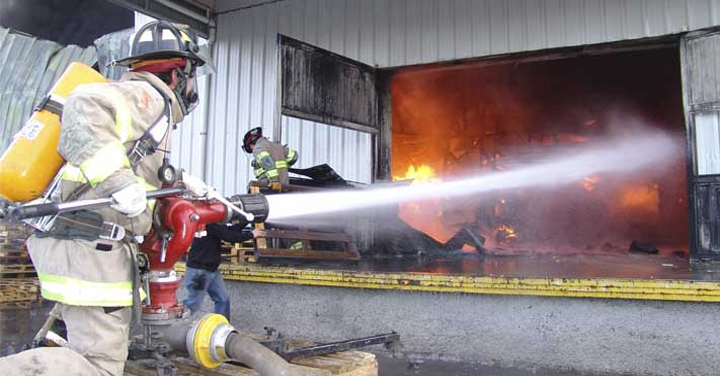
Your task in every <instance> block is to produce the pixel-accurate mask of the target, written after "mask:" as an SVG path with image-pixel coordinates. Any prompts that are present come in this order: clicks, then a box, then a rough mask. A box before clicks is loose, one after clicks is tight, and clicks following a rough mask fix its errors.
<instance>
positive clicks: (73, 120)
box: [28, 72, 182, 307]
mask: <svg viewBox="0 0 720 376" xmlns="http://www.w3.org/2000/svg"><path fill="white" fill-rule="evenodd" d="M150 83H152V84H153V85H155V86H156V87H157V88H160V89H162V90H166V95H168V96H170V98H172V96H171V95H172V92H171V91H170V89H169V88H167V85H165V84H164V83H163V82H162V81H161V80H160V79H158V78H157V77H156V76H155V75H153V74H150V73H136V72H129V73H126V74H125V75H124V76H123V79H122V81H121V82H115V83H102V84H90V85H84V86H80V87H79V88H78V89H77V90H75V91H74V92H73V94H72V95H70V97H68V99H67V101H66V104H65V109H64V111H63V117H62V127H61V130H60V141H59V144H58V151H59V152H60V154H61V155H62V156H63V157H64V158H65V159H66V160H67V162H68V165H69V166H70V167H69V168H66V170H65V172H64V173H63V175H62V179H63V180H62V186H61V192H62V193H61V194H62V199H63V201H65V200H68V199H79V200H82V199H91V198H97V197H107V196H109V195H110V194H112V193H113V192H116V191H118V190H120V189H122V188H124V187H127V186H128V185H130V184H133V183H135V182H141V183H142V184H143V185H145V186H146V189H148V190H151V189H157V188H160V180H159V179H158V177H157V170H158V168H159V167H160V166H161V165H162V158H163V155H162V153H161V152H156V153H155V154H152V155H149V156H147V157H146V158H144V159H143V160H142V161H141V162H140V164H139V165H138V166H137V167H136V168H135V169H134V171H133V169H131V168H130V163H129V161H128V158H127V155H126V154H127V152H128V150H130V149H131V148H132V146H133V143H134V140H136V139H137V138H139V137H140V136H141V135H142V134H143V133H144V132H145V130H146V129H148V128H149V127H150V126H151V125H152V124H153V123H154V122H155V121H156V120H157V119H158V118H159V116H160V115H161V114H162V113H163V111H164V109H165V101H164V99H163V97H162V96H161V95H160V93H159V92H158V91H157V89H155V88H154V87H153V86H152V85H151V84H150ZM172 116H173V120H174V121H176V122H177V121H181V120H182V113H181V112H180V109H179V108H178V107H177V104H176V103H175V102H173V108H172ZM169 132H170V131H168V134H167V135H166V138H169ZM167 143H168V144H169V140H167ZM165 144H166V142H165V141H163V142H162V143H161V145H160V147H161V148H162V147H164V146H165ZM86 185H89V186H90V187H89V188H87V187H86V188H85V189H81V188H82V187H83V186H86ZM79 190H80V192H82V193H81V194H80V195H77V197H73V196H74V195H75V194H76V193H77V192H78V191H79ZM149 204H150V205H152V202H150V203H149ZM150 205H148V206H150ZM97 212H98V213H99V214H100V215H102V217H103V220H105V221H108V222H112V223H116V224H118V225H120V226H123V227H124V228H125V229H126V232H127V233H128V234H132V235H144V234H145V233H147V232H148V231H149V230H150V225H151V223H152V213H151V210H150V209H149V208H148V209H146V210H145V212H144V213H143V214H141V215H140V216H137V217H134V218H128V217H127V216H126V215H124V214H122V213H119V212H117V211H115V210H113V209H111V208H104V209H100V210H97ZM98 243H102V244H103V245H104V247H105V248H109V249H105V248H104V250H99V249H97V248H98ZM28 250H29V251H30V255H31V257H32V258H33V262H34V264H35V266H36V268H37V271H38V277H39V279H40V282H41V291H42V295H43V297H45V298H47V299H50V300H54V301H58V302H61V303H66V304H72V305H80V306H99V307H127V306H131V305H132V303H133V301H132V275H133V272H134V270H133V269H132V265H133V259H132V258H133V257H134V256H133V254H134V253H135V252H136V251H137V250H136V246H135V245H134V244H128V243H121V242H112V241H108V240H98V241H86V240H75V239H73V240H60V239H54V238H52V237H43V238H38V237H36V236H33V237H31V238H30V240H29V241H28Z"/></svg>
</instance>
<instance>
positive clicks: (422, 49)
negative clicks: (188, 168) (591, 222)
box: [207, 0, 720, 193]
mask: <svg viewBox="0 0 720 376" xmlns="http://www.w3.org/2000/svg"><path fill="white" fill-rule="evenodd" d="M258 4H262V5H260V6H252V7H249V8H246V9H239V10H238V8H239V7H242V6H244V5H258ZM216 5H217V8H216V9H217V11H218V12H220V13H221V14H220V16H219V17H218V20H217V24H218V29H217V44H216V49H215V52H216V57H217V59H218V62H217V65H218V67H219V71H218V74H217V76H216V77H215V80H216V81H215V83H214V84H213V92H212V94H211V100H212V111H211V116H210V122H209V124H210V128H209V133H210V140H209V145H210V146H209V159H208V164H207V165H208V167H207V168H208V170H207V173H208V178H209V179H210V181H212V182H213V183H214V184H216V185H217V186H219V187H222V189H223V190H224V191H225V192H228V193H229V192H237V191H239V190H243V189H244V187H245V183H246V182H247V176H249V174H250V168H249V163H248V159H247V157H246V156H245V155H243V154H242V152H239V148H237V145H239V140H240V139H241V137H242V135H243V133H244V132H245V131H246V130H247V129H249V128H251V127H253V126H257V125H263V126H265V127H271V125H272V124H273V121H274V118H275V116H277V115H276V109H277V106H278V103H277V99H276V92H277V71H276V70H277V67H276V47H275V38H276V34H277V33H282V34H285V35H288V36H290V37H292V38H296V39H299V40H301V41H304V42H307V43H310V44H314V45H317V46H319V47H322V48H325V49H327V50H330V51H332V52H335V53H338V54H340V55H344V56H347V57H350V58H353V59H357V60H359V61H361V62H363V63H366V64H369V65H372V66H380V67H389V66H400V65H409V64H420V63H429V62H436V61H441V60H454V59H459V58H467V57H477V56H485V55H494V54H502V53H510V52H520V51H528V50H539V49H546V48H554V47H563V46H573V45H583V44H592V43H601V42H611V41H617V40H624V39H636V38H644V37H652V36H659V35H665V34H674V33H679V32H683V31H688V30H694V29H699V28H704V27H709V26H713V25H718V23H719V22H720V0H677V1H651V0H645V1H631V0H626V1H621V0H584V1H580V0H543V1H538V0H511V1H497V0H285V1H279V2H278V1H264V2H263V1H259V0H258V1H244V2H243V1H240V2H238V1H218V2H217V4H216ZM230 9H235V10H233V11H231V12H228V13H222V12H224V11H227V10H230ZM282 127H283V140H282V141H283V142H286V143H290V144H293V146H295V147H297V148H298V149H300V151H301V153H302V152H303V151H304V152H305V154H304V155H312V156H313V157H312V158H310V159H309V160H305V159H304V157H301V159H300V163H301V165H302V166H309V165H310V164H312V163H313V162H314V161H317V160H324V161H327V162H329V163H330V164H331V165H333V166H343V167H341V168H340V167H339V168H338V170H339V171H340V172H341V174H342V175H343V176H346V177H348V178H350V179H355V180H361V181H367V179H369V176H370V171H369V169H370V163H369V162H368V163H367V166H363V167H357V166H356V163H358V162H357V159H358V157H357V154H351V152H358V149H357V148H358V147H359V146H358V145H357V144H353V143H356V142H358V139H363V140H364V137H366V136H363V135H359V134H357V133H353V132H354V131H349V130H342V129H337V128H335V127H327V126H325V125H319V124H315V123H312V122H307V121H303V120H299V119H289V118H288V119H286V118H283V119H282ZM362 142H364V141H362ZM351 144H352V145H351ZM367 145H368V150H369V147H370V146H369V142H368V143H367ZM300 146H302V147H300ZM360 147H362V145H361V146H360ZM359 153H360V154H361V155H362V156H363V157H362V158H364V155H365V151H364V150H363V151H361V152H359ZM324 158H330V159H324ZM367 160H368V161H369V155H368V159H367ZM345 166H347V168H348V169H349V171H344V168H345ZM353 174H357V175H353Z"/></svg>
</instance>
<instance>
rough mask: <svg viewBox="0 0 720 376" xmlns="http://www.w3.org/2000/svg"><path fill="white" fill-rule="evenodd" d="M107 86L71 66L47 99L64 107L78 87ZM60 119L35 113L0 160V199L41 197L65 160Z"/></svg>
mask: <svg viewBox="0 0 720 376" xmlns="http://www.w3.org/2000/svg"><path fill="white" fill-rule="evenodd" d="M93 82H107V80H106V79H105V77H103V76H102V75H101V74H100V73H98V72H97V71H95V70H94V69H92V68H90V67H88V66H87V65H84V64H81V63H72V64H70V66H69V67H68V68H67V70H65V73H63V75H62V76H61V77H60V79H59V80H58V82H57V83H56V84H55V86H53V87H52V89H51V90H50V98H51V99H52V100H54V101H55V102H58V103H64V101H65V98H67V97H68V95H70V92H72V91H73V90H74V89H75V88H76V87H77V86H79V85H83V84H88V83H93ZM59 137H60V116H59V115H57V114H55V113H54V112H51V111H50V110H48V109H47V108H45V109H40V110H37V111H34V112H33V114H32V116H31V117H30V119H29V120H28V121H27V123H25V126H23V128H22V129H21V130H20V131H19V132H18V133H17V134H15V137H14V138H13V141H12V143H11V144H10V146H9V147H8V149H7V150H5V153H3V155H2V157H0V198H3V199H5V200H9V201H11V202H25V201H30V200H33V199H36V198H38V197H40V196H41V195H42V194H43V192H44V191H45V188H47V186H48V185H49V184H50V182H51V181H52V180H53V178H54V177H55V175H57V173H58V171H59V170H60V167H62V165H63V164H64V163H65V160H64V159H63V158H62V157H61V156H60V154H58V152H57V146H58V139H59Z"/></svg>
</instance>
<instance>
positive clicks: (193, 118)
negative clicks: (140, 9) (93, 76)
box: [127, 12, 210, 179]
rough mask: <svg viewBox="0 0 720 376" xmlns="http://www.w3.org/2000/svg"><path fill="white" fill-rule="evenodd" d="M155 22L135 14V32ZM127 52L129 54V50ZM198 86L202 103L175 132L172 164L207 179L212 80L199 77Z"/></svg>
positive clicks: (203, 41)
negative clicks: (206, 165)
mask: <svg viewBox="0 0 720 376" xmlns="http://www.w3.org/2000/svg"><path fill="white" fill-rule="evenodd" d="M154 20H155V19H154V18H152V17H150V16H146V15H144V14H142V13H137V12H135V30H136V31H137V30H139V29H140V27H142V26H143V25H145V24H146V23H148V22H151V21H154ZM198 42H199V43H201V44H204V43H206V41H205V40H204V39H200V40H199V41H198ZM127 52H128V53H129V49H128V51H127ZM197 84H198V93H199V95H200V103H199V104H198V106H197V107H196V108H195V110H194V111H193V112H191V113H190V116H188V117H186V118H185V119H184V120H183V122H182V124H179V125H178V128H177V129H176V130H175V131H174V132H173V139H172V149H171V150H172V152H171V153H170V163H172V164H173V165H174V166H176V167H179V168H182V169H184V170H185V171H187V172H188V173H190V174H191V175H193V176H195V177H197V178H200V179H205V155H206V153H205V142H206V138H207V132H206V124H207V111H208V98H209V97H210V93H209V91H210V89H209V84H210V79H209V78H208V76H201V77H198V79H197Z"/></svg>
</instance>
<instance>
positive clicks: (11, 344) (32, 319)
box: [0, 301, 53, 356]
mask: <svg viewBox="0 0 720 376" xmlns="http://www.w3.org/2000/svg"><path fill="white" fill-rule="evenodd" d="M52 307H53V303H52V302H50V301H45V302H42V303H36V304H35V305H34V306H32V307H31V308H23V307H17V306H11V307H2V308H0V356H5V355H10V354H15V353H17V352H19V351H22V350H23V348H24V347H25V346H29V345H30V344H31V343H32V339H33V337H34V336H35V333H37V331H38V330H39V329H40V327H41V326H42V325H43V323H45V320H46V319H47V314H48V312H50V310H51V309H52Z"/></svg>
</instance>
